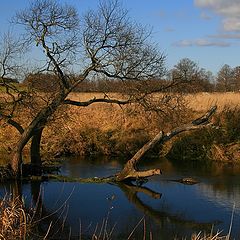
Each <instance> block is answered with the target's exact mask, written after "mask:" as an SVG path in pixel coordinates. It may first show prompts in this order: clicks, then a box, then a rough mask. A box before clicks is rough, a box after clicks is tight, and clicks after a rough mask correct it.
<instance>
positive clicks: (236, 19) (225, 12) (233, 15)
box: [194, 0, 240, 32]
mask: <svg viewBox="0 0 240 240" xmlns="http://www.w3.org/2000/svg"><path fill="white" fill-rule="evenodd" d="M194 3H195V5H196V6H197V7H199V8H205V9H209V10H211V11H213V12H215V13H217V14H218V15H220V16H222V18H223V20H222V26H223V29H224V30H225V31H239V32H240V1H239V0H194Z"/></svg>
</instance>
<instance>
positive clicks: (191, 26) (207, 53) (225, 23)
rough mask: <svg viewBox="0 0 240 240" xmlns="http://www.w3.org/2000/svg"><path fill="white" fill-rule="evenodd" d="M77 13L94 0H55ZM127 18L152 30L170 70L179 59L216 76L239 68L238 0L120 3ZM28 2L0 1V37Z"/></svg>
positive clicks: (130, 0) (128, 0)
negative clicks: (222, 71) (186, 59)
mask: <svg viewBox="0 0 240 240" xmlns="http://www.w3.org/2000/svg"><path fill="white" fill-rule="evenodd" d="M59 1H60V2H64V3H68V4H72V5H73V6H75V7H76V8H77V9H78V11H79V13H80V14H82V13H84V12H85V11H87V10H89V9H92V8H96V7H97V5H98V0H59ZM120 2H122V5H123V7H124V8H125V9H127V10H128V11H129V16H130V17H131V18H132V19H133V20H134V21H136V22H139V23H141V24H142V25H145V26H147V27H149V28H151V29H152V41H154V42H155V43H157V44H158V46H159V48H160V51H162V52H163V53H164V54H165V55H166V66H167V68H168V69H171V68H172V67H173V66H174V65H175V64H177V63H178V62H179V60H181V59H182V58H189V59H191V60H193V61H194V62H196V63H197V64H198V65H199V66H200V67H202V68H205V69H206V70H210V71H212V72H213V73H214V74H216V73H217V72H218V71H219V70H220V68H221V67H222V66H223V65H224V64H228V65H230V66H231V67H236V66H239V65H240V61H239V59H240V58H239V53H240V51H239V50H240V0H120ZM28 4H29V0H7V1H1V14H0V29H1V30H0V34H2V33H4V32H6V31H7V29H8V28H9V20H10V19H11V17H12V16H14V14H15V12H16V11H19V10H22V9H24V8H26V7H27V6H28Z"/></svg>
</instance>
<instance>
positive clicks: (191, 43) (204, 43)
mask: <svg viewBox="0 0 240 240" xmlns="http://www.w3.org/2000/svg"><path fill="white" fill-rule="evenodd" d="M173 46H175V47H229V46H230V43H227V42H223V41H210V40H207V39H196V40H181V41H178V42H176V43H174V44H173Z"/></svg>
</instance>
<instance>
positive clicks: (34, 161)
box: [30, 128, 43, 175]
mask: <svg viewBox="0 0 240 240" xmlns="http://www.w3.org/2000/svg"><path fill="white" fill-rule="evenodd" d="M42 132H43V128H40V129H38V130H36V131H35V133H34V135H33V136H32V142H31V148H30V153H31V170H32V174H33V175H41V174H42V169H41V168H42V161H41V155H40V143H41V138H42Z"/></svg>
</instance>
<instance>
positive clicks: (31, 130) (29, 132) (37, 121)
mask: <svg viewBox="0 0 240 240" xmlns="http://www.w3.org/2000/svg"><path fill="white" fill-rule="evenodd" d="M67 95H68V92H64V93H62V92H61V93H59V94H58V95H57V96H56V98H54V99H53V101H52V102H51V103H50V104H49V105H48V106H46V107H44V108H43V109H41V110H40V111H39V113H38V114H37V116H36V117H35V118H34V119H33V120H32V122H31V123H30V125H29V126H28V127H26V128H25V130H24V132H23V133H22V135H21V137H20V139H19V141H18V143H17V147H16V150H15V151H14V154H13V158H12V161H11V168H12V171H13V174H14V176H15V177H18V176H19V175H20V174H21V164H22V150H23V148H24V147H25V145H26V144H27V143H28V141H29V140H30V139H31V137H33V135H35V132H36V136H35V137H34V140H33V141H34V142H35V141H36V145H39V144H40V139H41V133H40V132H38V131H39V130H38V129H43V127H44V126H45V124H46V122H47V121H48V118H49V116H51V115H52V114H53V113H54V112H55V111H56V110H57V108H58V107H59V106H60V105H61V104H62V103H63V101H64V99H65V97H66V96H67ZM38 142H39V144H38ZM36 145H35V146H36ZM37 151H38V150H37ZM36 161H38V160H36Z"/></svg>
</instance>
